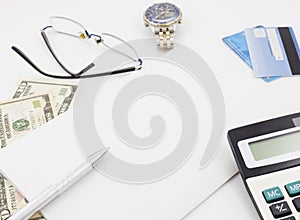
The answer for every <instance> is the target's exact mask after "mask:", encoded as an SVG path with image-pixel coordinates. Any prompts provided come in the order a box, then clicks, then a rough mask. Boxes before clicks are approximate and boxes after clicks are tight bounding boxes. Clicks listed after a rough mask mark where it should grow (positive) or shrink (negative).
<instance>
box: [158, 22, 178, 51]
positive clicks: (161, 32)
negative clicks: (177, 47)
mask: <svg viewBox="0 0 300 220" xmlns="http://www.w3.org/2000/svg"><path fill="white" fill-rule="evenodd" d="M174 32H175V30H174V26H173V25H172V26H169V27H155V28H154V33H155V36H156V39H157V46H159V47H160V48H161V49H170V48H173V46H174Z"/></svg>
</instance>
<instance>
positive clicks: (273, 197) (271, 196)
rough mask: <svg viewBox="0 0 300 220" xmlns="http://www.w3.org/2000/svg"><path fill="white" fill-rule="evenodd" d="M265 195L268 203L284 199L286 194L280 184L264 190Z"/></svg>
mask: <svg viewBox="0 0 300 220" xmlns="http://www.w3.org/2000/svg"><path fill="white" fill-rule="evenodd" d="M263 195H264V197H265V200H266V202H267V203H272V202H277V201H279V200H282V199H284V196H283V194H282V192H281V190H280V188H279V187H278V186H277V187H273V188H270V189H266V190H264V191H263Z"/></svg>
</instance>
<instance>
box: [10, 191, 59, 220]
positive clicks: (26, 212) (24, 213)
mask: <svg viewBox="0 0 300 220" xmlns="http://www.w3.org/2000/svg"><path fill="white" fill-rule="evenodd" d="M58 195H59V192H58V190H57V189H56V187H55V186H50V187H49V188H47V189H46V190H45V191H44V192H43V193H41V194H40V195H38V196H37V197H36V198H35V199H33V200H32V201H30V206H29V205H25V206H24V207H23V208H21V209H20V210H18V211H17V212H16V213H14V214H13V215H12V216H11V217H9V220H25V219H29V218H30V217H31V216H32V215H34V214H35V213H36V211H37V210H41V209H42V208H44V207H45V206H46V205H48V204H49V203H50V202H51V201H52V200H53V199H54V198H55V197H57V196H58Z"/></svg>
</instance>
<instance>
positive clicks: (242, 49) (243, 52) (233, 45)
mask: <svg viewBox="0 0 300 220" xmlns="http://www.w3.org/2000/svg"><path fill="white" fill-rule="evenodd" d="M223 42H224V43H225V44H226V45H227V46H228V47H229V48H230V49H232V50H233V51H234V52H235V53H236V54H237V55H238V56H239V57H240V58H241V59H242V60H243V61H244V62H245V63H246V64H247V65H248V66H249V67H250V68H251V69H253V67H252V62H251V57H250V53H249V49H248V45H247V40H246V37H245V33H244V31H242V32H239V33H236V34H233V35H230V36H227V37H224V38H223ZM278 78H279V77H262V79H263V80H264V81H265V82H271V81H273V80H275V79H278Z"/></svg>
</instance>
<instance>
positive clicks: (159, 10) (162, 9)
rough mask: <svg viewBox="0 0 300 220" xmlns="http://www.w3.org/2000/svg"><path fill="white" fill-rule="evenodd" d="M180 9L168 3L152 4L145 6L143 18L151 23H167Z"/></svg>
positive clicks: (172, 19)
mask: <svg viewBox="0 0 300 220" xmlns="http://www.w3.org/2000/svg"><path fill="white" fill-rule="evenodd" d="M180 14H181V13H180V9H179V8H178V7H176V6H175V5H173V4H170V3H159V4H154V5H152V6H150V7H149V8H147V10H146V12H145V18H146V19H147V20H148V21H149V22H150V23H153V24H167V23H171V22H173V21H175V20H176V19H178V18H179V16H180Z"/></svg>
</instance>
